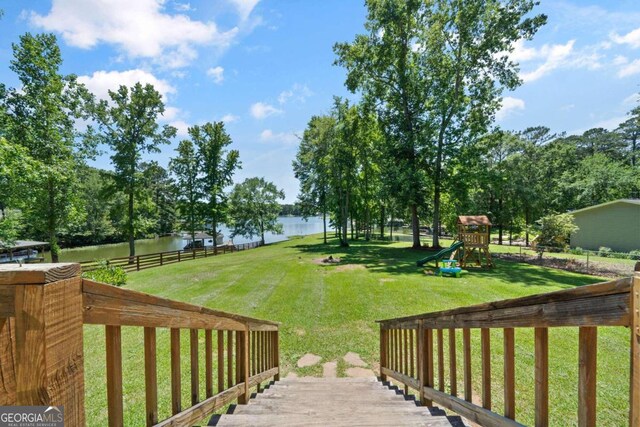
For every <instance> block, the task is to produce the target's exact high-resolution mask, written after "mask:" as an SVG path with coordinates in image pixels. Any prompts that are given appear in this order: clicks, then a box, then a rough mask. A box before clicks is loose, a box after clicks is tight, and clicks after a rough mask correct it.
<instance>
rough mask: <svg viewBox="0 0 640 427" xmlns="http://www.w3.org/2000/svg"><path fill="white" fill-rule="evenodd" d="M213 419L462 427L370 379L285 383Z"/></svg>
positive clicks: (286, 423)
mask: <svg viewBox="0 0 640 427" xmlns="http://www.w3.org/2000/svg"><path fill="white" fill-rule="evenodd" d="M229 412H231V413H227V414H224V415H216V416H214V417H213V418H212V419H211V421H210V422H209V425H217V426H279V427H286V426H326V425H330V426H345V427H346V426H432V427H444V426H463V425H464V424H463V423H462V421H461V419H460V417H457V416H456V417H449V418H448V417H447V416H446V414H445V413H444V411H442V410H440V409H437V408H427V407H423V406H419V404H418V403H417V402H416V401H415V400H413V399H412V398H408V397H405V395H404V394H403V393H402V392H401V391H399V390H398V389H397V388H396V387H390V386H389V383H382V382H380V381H378V380H377V379H376V378H375V377H371V378H285V379H283V380H281V381H278V382H275V383H272V384H271V386H270V387H269V388H267V389H266V390H264V391H263V392H262V393H259V394H258V395H257V396H256V398H255V399H251V400H250V401H249V403H248V404H247V405H238V406H235V407H232V409H231V410H230V411H229Z"/></svg>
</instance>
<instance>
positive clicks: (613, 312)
mask: <svg viewBox="0 0 640 427" xmlns="http://www.w3.org/2000/svg"><path fill="white" fill-rule="evenodd" d="M378 323H379V324H380V374H381V377H382V379H383V380H387V378H392V379H394V380H395V381H398V382H399V383H402V384H404V385H405V391H408V388H412V389H415V390H417V391H418V393H419V395H420V400H421V401H422V403H423V404H425V405H427V406H431V405H432V404H433V402H436V403H438V404H439V405H441V406H443V407H445V408H447V409H450V410H452V411H454V412H457V413H458V414H460V415H462V416H464V417H466V418H468V419H469V420H471V421H473V422H475V423H478V424H480V425H500V426H519V425H521V424H519V423H518V422H516V421H515V404H516V402H515V338H514V328H525V327H526V328H534V330H535V384H536V385H535V414H536V419H535V425H536V426H546V425H548V413H549V394H548V383H549V379H548V328H549V327H578V328H579V339H578V341H579V359H580V365H579V381H578V384H579V385H578V396H579V405H578V425H580V426H594V425H595V423H596V354H597V351H596V348H597V328H598V327H603V326H625V327H630V330H631V354H632V358H631V384H632V387H631V389H630V395H629V399H630V405H629V411H630V418H629V420H630V421H629V423H630V425H632V426H640V273H636V276H635V277H633V278H625V279H620V280H614V281H610V282H604V283H599V284H595V285H588V286H581V287H576V288H573V289H569V290H561V291H557V292H551V293H546V294H540V295H533V296H528V297H523V298H515V299H508V300H502V301H494V302H489V303H485V304H478V305H474V306H469V307H461V308H455V309H451V310H444V311H439V312H432V313H423V314H419V315H414V316H406V317H400V318H394V319H386V320H379V321H378ZM495 328H501V329H503V336H504V351H503V354H504V410H503V411H502V413H501V414H500V413H497V412H495V411H493V410H492V405H491V346H490V329H495ZM445 329H446V330H447V331H448V333H447V336H448V351H449V358H448V360H449V363H448V365H449V366H448V374H449V383H450V385H449V392H448V393H447V392H446V391H445V366H444V339H445V334H444V330H445ZM458 329H462V347H463V348H462V354H463V366H462V370H463V377H464V390H463V397H460V396H459V393H458V390H457V372H458V370H457V366H456V351H457V349H456V342H457V341H456V331H457V330H458ZM472 329H480V334H481V337H480V343H481V349H480V353H481V365H482V369H481V372H482V376H481V387H480V388H481V391H482V396H481V397H482V403H481V405H477V404H475V403H473V402H472V375H471V330H472ZM434 331H435V332H436V339H435V341H436V342H435V344H434V337H433V332H434ZM434 352H435V353H436V355H435V356H434ZM414 354H415V355H414ZM434 358H436V361H437V367H438V369H437V371H438V372H437V373H436V372H434ZM436 380H437V381H436ZM436 384H437V386H436Z"/></svg>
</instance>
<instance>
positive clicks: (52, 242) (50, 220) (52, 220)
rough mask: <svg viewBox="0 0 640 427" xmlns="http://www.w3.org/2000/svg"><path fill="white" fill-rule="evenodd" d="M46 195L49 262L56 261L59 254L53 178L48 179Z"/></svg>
mask: <svg viewBox="0 0 640 427" xmlns="http://www.w3.org/2000/svg"><path fill="white" fill-rule="evenodd" d="M47 185H48V190H49V191H48V193H49V194H48V195H49V212H48V217H47V231H48V234H49V247H50V248H51V262H58V261H59V255H60V248H59V247H58V236H57V235H56V210H55V208H56V199H55V197H56V196H55V192H54V190H55V187H54V184H53V180H52V179H51V178H49V180H48V183H47Z"/></svg>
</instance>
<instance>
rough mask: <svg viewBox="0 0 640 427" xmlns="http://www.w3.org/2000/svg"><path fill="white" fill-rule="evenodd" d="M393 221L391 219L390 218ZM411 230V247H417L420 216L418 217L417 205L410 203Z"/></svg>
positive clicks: (418, 245)
mask: <svg viewBox="0 0 640 427" xmlns="http://www.w3.org/2000/svg"><path fill="white" fill-rule="evenodd" d="M391 221H392V222H393V219H392V220H391ZM411 232H412V234H413V248H414V249H418V248H419V247H420V246H421V244H420V218H418V205H416V204H415V203H414V204H412V205H411Z"/></svg>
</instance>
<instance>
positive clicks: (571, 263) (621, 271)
mask: <svg viewBox="0 0 640 427" xmlns="http://www.w3.org/2000/svg"><path fill="white" fill-rule="evenodd" d="M491 256H492V257H494V258H500V259H504V260H507V261H516V262H525V263H527V264H532V265H539V266H542V267H550V268H557V269H559V270H565V271H571V272H573V273H582V274H590V275H592V276H598V277H610V278H612V279H615V278H618V277H624V276H630V275H633V266H631V265H625V264H615V263H605V262H597V261H590V262H589V266H588V267H587V262H586V261H582V260H577V259H574V258H555V257H543V258H542V259H539V258H538V257H537V256H535V255H524V254H523V255H518V254H500V253H493V254H491Z"/></svg>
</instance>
